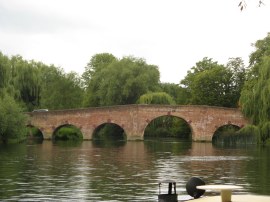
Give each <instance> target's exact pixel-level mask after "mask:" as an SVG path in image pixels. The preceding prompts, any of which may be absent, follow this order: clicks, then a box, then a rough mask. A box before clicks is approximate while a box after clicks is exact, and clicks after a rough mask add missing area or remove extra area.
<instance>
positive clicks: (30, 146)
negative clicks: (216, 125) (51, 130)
mask: <svg viewBox="0 0 270 202" xmlns="http://www.w3.org/2000/svg"><path fill="white" fill-rule="evenodd" d="M269 168H270V148H269V147H258V146H256V145H250V146H242V147H230V148H229V147H227V148H224V147H216V146H213V145H212V143H194V142H193V143H191V142H184V141H175V140H169V139H168V140H148V141H130V142H120V141H119V142H111V143H106V144H105V143H95V142H92V141H84V142H82V143H77V144H67V143H56V144H55V143H52V142H51V141H43V142H42V143H41V144H35V143H24V144H16V145H7V146H5V145H0V201H147V202H148V201H149V202H151V201H157V195H158V193H159V189H158V182H159V181H161V180H166V179H171V180H175V181H176V182H177V193H178V195H179V196H183V195H187V193H186V190H185V184H186V182H187V181H188V180H189V178H190V177H192V176H196V177H200V178H201V179H203V180H204V181H205V182H206V183H207V184H237V185H240V186H243V187H244V189H243V190H240V191H238V192H241V193H250V194H263V195H270V180H269V179H270V171H269ZM163 189H165V188H162V191H164V190H163ZM241 193H240V194H241ZM212 194H216V193H208V192H207V193H206V195H212Z"/></svg>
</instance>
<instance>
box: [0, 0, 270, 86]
mask: <svg viewBox="0 0 270 202" xmlns="http://www.w3.org/2000/svg"><path fill="white" fill-rule="evenodd" d="M239 1H240V0H0V51H1V52H2V53H3V54H5V55H8V56H11V55H17V54H19V55H21V56H22V57H23V58H24V59H27V60H31V59H33V60H35V61H41V62H43V63H45V64H48V65H49V64H54V65H56V66H59V67H62V68H63V69H64V70H65V72H70V71H75V72H78V73H80V74H81V73H82V72H83V71H84V67H85V66H86V64H87V63H88V62H89V60H90V58H91V57H92V56H93V55H94V54H97V53H104V52H107V53H111V54H113V55H114V56H116V57H118V58H122V57H123V56H129V55H132V56H135V57H139V58H144V59H145V60H146V62H147V63H148V64H154V65H157V66H158V67H159V71H160V73H161V81H162V82H170V83H179V81H180V80H181V79H183V78H184V77H185V76H186V73H187V71H188V70H189V69H190V68H191V67H192V66H194V65H195V63H196V62H198V61H200V60H202V59H203V57H209V58H213V60H215V61H218V62H219V63H220V64H226V63H227V61H228V58H230V57H242V58H243V59H244V60H245V61H246V62H248V56H249V54H250V53H251V52H252V51H253V50H254V48H253V47H252V46H251V44H252V43H254V42H256V41H257V40H258V39H263V38H264V37H266V35H267V33H268V32H270V0H264V3H265V6H262V7H260V8H259V7H258V1H259V0H246V3H247V7H246V9H244V10H243V11H242V12H241V11H240V9H239V7H238V3H239Z"/></svg>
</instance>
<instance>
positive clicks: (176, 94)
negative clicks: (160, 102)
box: [160, 83, 190, 105]
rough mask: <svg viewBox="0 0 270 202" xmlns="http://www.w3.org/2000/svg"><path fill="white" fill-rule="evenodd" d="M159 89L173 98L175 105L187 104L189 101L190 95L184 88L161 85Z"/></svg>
mask: <svg viewBox="0 0 270 202" xmlns="http://www.w3.org/2000/svg"><path fill="white" fill-rule="evenodd" d="M160 88H161V91H162V92H165V93H167V94H169V95H170V96H172V97H173V99H174V100H175V102H176V104H179V105H184V104H188V101H189V99H190V93H189V92H188V91H187V89H186V88H183V87H181V86H180V85H178V84H174V83H161V84H160Z"/></svg>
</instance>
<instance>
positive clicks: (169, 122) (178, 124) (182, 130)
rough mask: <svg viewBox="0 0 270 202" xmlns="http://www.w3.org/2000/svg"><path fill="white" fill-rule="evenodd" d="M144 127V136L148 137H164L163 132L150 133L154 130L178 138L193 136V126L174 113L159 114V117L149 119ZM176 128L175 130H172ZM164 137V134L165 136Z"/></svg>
mask: <svg viewBox="0 0 270 202" xmlns="http://www.w3.org/2000/svg"><path fill="white" fill-rule="evenodd" d="M147 122H148V124H146V126H145V128H144V138H146V137H148V136H149V137H153V136H154V137H157V136H158V137H162V136H161V134H160V135H158V134H156V135H155V134H150V133H151V132H152V131H155V133H162V131H163V133H164V135H165V133H166V131H167V132H168V133H167V136H169V137H176V138H185V139H188V138H190V139H191V138H192V127H191V125H190V124H189V123H188V122H187V121H186V120H185V119H184V118H182V117H180V116H174V115H168V114H165V115H159V116H157V117H153V118H152V119H151V120H148V121H147ZM172 129H174V130H172ZM163 137H164V136H163Z"/></svg>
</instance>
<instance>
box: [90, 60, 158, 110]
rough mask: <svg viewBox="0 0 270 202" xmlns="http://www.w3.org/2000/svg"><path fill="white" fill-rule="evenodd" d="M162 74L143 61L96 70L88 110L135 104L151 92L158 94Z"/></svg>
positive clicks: (125, 61) (113, 64) (114, 64)
mask: <svg viewBox="0 0 270 202" xmlns="http://www.w3.org/2000/svg"><path fill="white" fill-rule="evenodd" d="M159 76H160V75H159V71H158V68H157V67H156V66H154V65H148V64H147V63H146V62H145V61H144V60H143V59H140V58H134V57H124V58H122V59H121V60H115V61H112V62H111V63H110V64H108V65H105V66H102V68H98V69H96V71H95V72H94V73H93V74H92V77H91V79H90V80H89V84H88V86H87V89H86V97H85V106H108V105H120V104H134V103H136V101H137V100H138V98H139V97H140V96H141V95H142V94H145V93H146V92H149V91H156V89H157V88H158V84H159Z"/></svg>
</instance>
